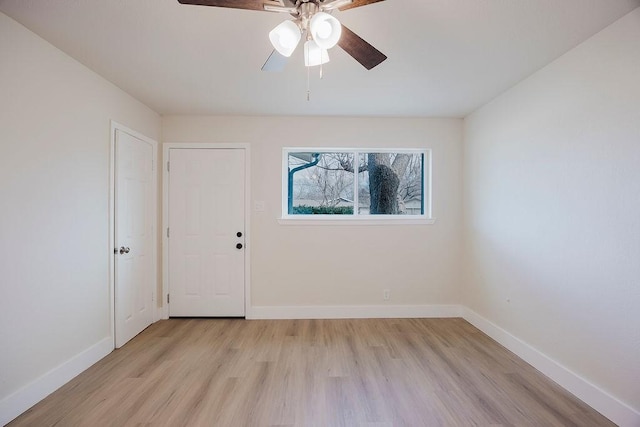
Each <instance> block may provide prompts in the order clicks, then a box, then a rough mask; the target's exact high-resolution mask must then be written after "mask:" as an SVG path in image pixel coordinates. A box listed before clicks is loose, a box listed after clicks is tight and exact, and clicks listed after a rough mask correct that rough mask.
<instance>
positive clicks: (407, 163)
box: [282, 148, 431, 220]
mask: <svg viewBox="0 0 640 427" xmlns="http://www.w3.org/2000/svg"><path fill="white" fill-rule="evenodd" d="M283 160H284V161H283V166H284V168H283V169H284V170H283V206H282V213H283V215H282V216H283V218H285V219H300V218H318V219H320V218H322V219H332V220H334V219H348V220H349V219H385V220H386V219H390V220H395V219H422V220H424V219H429V218H430V217H431V212H430V211H431V207H430V191H429V188H430V180H429V177H430V168H429V165H430V163H431V162H430V151H429V150H424V149H406V150H404V149H403V150H383V149H370V150H360V149H358V150H344V149H309V148H300V149H297V148H285V149H284V159H283Z"/></svg>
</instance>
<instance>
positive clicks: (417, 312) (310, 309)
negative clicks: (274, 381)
mask: <svg viewBox="0 0 640 427" xmlns="http://www.w3.org/2000/svg"><path fill="white" fill-rule="evenodd" d="M461 316H462V309H461V307H460V306H459V305H455V304H452V305H334V306H326V305H318V306H253V307H251V310H249V313H247V319H373V318H379V319H393V318H412V317H415V318H421V317H423V318H426V317H461Z"/></svg>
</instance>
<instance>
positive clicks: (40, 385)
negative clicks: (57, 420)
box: [0, 337, 113, 425]
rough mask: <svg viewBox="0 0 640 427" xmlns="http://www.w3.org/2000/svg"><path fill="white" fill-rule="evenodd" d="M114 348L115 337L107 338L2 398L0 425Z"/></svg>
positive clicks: (0, 401) (0, 403) (0, 402)
mask: <svg viewBox="0 0 640 427" xmlns="http://www.w3.org/2000/svg"><path fill="white" fill-rule="evenodd" d="M112 350H113V338H111V337H108V338H105V339H103V340H102V341H100V342H98V343H97V344H95V345H93V346H91V347H89V348H88V349H86V350H85V351H83V352H82V353H80V354H78V355H76V356H74V357H73V358H71V359H69V360H68V361H66V362H64V363H63V364H62V365H60V366H58V367H57V368H54V369H52V370H51V371H49V372H47V373H46V374H44V375H43V376H41V377H40V378H38V379H36V380H35V381H33V382H32V383H30V384H27V385H26V386H24V387H23V388H21V389H20V390H18V391H16V392H15V393H13V394H11V395H9V396H7V397H5V398H4V399H2V400H0V425H5V424H7V423H8V422H9V421H11V420H13V419H14V418H16V417H17V416H18V415H20V414H22V413H23V412H24V411H26V410H27V409H29V408H31V407H32V406H33V405H35V404H36V403H38V402H39V401H41V400H42V399H44V398H45V397H47V396H48V395H49V394H51V393H52V392H54V391H55V390H57V389H58V388H60V387H62V386H63V385H64V384H66V383H67V382H69V381H70V380H71V379H73V378H74V377H76V376H77V375H78V374H80V373H81V372H83V371H84V370H86V369H87V368H89V367H90V366H91V365H93V364H94V363H96V362H97V361H98V360H100V359H102V358H103V357H105V356H106V355H107V354H109V353H111V351H112Z"/></svg>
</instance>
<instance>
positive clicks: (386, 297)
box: [382, 289, 391, 301]
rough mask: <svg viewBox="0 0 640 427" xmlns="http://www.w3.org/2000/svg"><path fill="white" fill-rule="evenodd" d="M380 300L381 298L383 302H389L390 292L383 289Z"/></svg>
mask: <svg viewBox="0 0 640 427" xmlns="http://www.w3.org/2000/svg"><path fill="white" fill-rule="evenodd" d="M382 298H383V299H384V300H385V301H389V298H391V291H390V290H389V289H385V290H384V291H383V292H382Z"/></svg>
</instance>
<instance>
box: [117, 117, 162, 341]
mask: <svg viewBox="0 0 640 427" xmlns="http://www.w3.org/2000/svg"><path fill="white" fill-rule="evenodd" d="M116 131H120V132H125V133H128V134H129V135H131V136H133V137H136V138H138V139H140V140H142V141H144V142H147V143H149V144H151V148H152V150H153V154H152V161H153V168H152V170H153V172H154V176H153V179H152V180H151V193H152V194H151V197H152V200H151V205H152V206H153V209H152V211H151V216H152V218H151V226H152V227H153V232H152V233H151V258H152V261H151V263H152V266H151V268H152V272H151V280H152V282H153V297H152V300H153V301H152V305H151V306H152V307H153V310H152V322H157V321H158V320H160V315H161V312H160V309H159V307H158V295H157V294H158V170H157V167H158V142H157V141H155V140H153V139H151V138H149V137H147V136H145V135H143V134H141V133H140V132H136V131H135V130H133V129H130V128H128V127H126V126H124V125H122V124H120V123H118V122H116V121H114V120H111V136H110V147H109V150H110V151H109V248H108V254H109V317H110V322H109V323H110V329H111V340H112V344H113V348H116V316H115V310H116V295H115V284H116V277H115V267H116V265H115V257H114V250H115V247H116V246H115V232H116V210H115V208H116V203H115V200H116V199H115V194H116Z"/></svg>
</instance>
